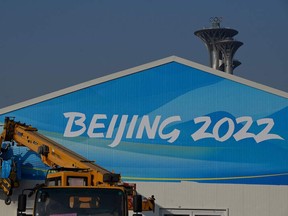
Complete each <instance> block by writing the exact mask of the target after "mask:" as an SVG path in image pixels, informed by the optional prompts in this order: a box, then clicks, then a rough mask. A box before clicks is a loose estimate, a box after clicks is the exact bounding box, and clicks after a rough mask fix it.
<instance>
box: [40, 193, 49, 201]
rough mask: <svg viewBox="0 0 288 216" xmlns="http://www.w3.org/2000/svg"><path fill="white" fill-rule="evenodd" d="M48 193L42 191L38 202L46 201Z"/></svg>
mask: <svg viewBox="0 0 288 216" xmlns="http://www.w3.org/2000/svg"><path fill="white" fill-rule="evenodd" d="M48 197H49V196H48V194H47V193H46V192H42V193H41V194H40V202H46V200H47V198H48Z"/></svg>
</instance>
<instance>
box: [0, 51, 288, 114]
mask: <svg viewBox="0 0 288 216" xmlns="http://www.w3.org/2000/svg"><path fill="white" fill-rule="evenodd" d="M169 62H178V63H181V64H184V65H187V66H190V67H193V68H196V69H199V70H202V71H204V72H208V73H211V74H213V75H216V76H219V77H223V78H225V79H229V80H232V81H235V82H238V83H241V84H244V85H247V86H251V87H254V88H257V89H260V90H263V91H266V92H269V93H272V94H275V95H278V96H281V97H284V98H288V93H287V92H284V91H281V90H278V89H274V88H271V87H269V86H266V85H262V84H259V83H256V82H253V81H250V80H247V79H244V78H241V77H237V76H235V75H231V74H227V73H224V72H222V71H217V70H215V69H213V68H210V67H207V66H204V65H201V64H198V63H195V62H193V61H190V60H187V59H184V58H181V57H178V56H170V57H166V58H163V59H160V60H156V61H152V62H149V63H146V64H142V65H139V66H136V67H132V68H130V69H126V70H122V71H119V72H116V73H112V74H109V75H106V76H103V77H99V78H96V79H93V80H90V81H87V82H83V83H80V84H77V85H73V86H71V87H68V88H64V89H61V90H58V91H54V92H52V93H48V94H45V95H42V96H39V97H36V98H32V99H29V100H26V101H23V102H20V103H16V104H14V105H11V106H7V107H4V108H2V109H0V115H2V114H4V113H7V112H11V111H14V110H18V109H21V108H24V107H27V106H31V105H34V104H37V103H40V102H43V101H46V100H49V99H52V98H56V97H60V96H62V95H65V94H69V93H72V92H75V91H78V90H81V89H84V88H88V87H90V86H93V85H97V84H100V83H104V82H107V81H110V80H113V79H117V78H120V77H124V76H127V75H131V74H134V73H138V72H140V71H143V70H146V69H149V68H152V67H157V66H160V65H163V64H166V63H169Z"/></svg>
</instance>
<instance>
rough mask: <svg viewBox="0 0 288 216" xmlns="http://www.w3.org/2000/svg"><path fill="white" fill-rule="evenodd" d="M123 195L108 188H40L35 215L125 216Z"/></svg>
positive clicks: (116, 190)
mask: <svg viewBox="0 0 288 216" xmlns="http://www.w3.org/2000/svg"><path fill="white" fill-rule="evenodd" d="M125 206H126V202H125V195H124V193H123V191H122V190H120V189H110V188H41V189H40V190H39V191H38V192H37V194H36V199H35V205H34V215H36V216H94V215H95V216H96V215H97V216H125V212H126V207H125Z"/></svg>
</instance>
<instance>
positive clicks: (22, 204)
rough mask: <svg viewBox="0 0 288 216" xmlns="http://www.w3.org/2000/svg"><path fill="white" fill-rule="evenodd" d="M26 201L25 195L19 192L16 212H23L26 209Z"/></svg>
mask: <svg viewBox="0 0 288 216" xmlns="http://www.w3.org/2000/svg"><path fill="white" fill-rule="evenodd" d="M26 202H27V195H26V194H20V195H19V196H18V209H17V210H18V212H25V211H26Z"/></svg>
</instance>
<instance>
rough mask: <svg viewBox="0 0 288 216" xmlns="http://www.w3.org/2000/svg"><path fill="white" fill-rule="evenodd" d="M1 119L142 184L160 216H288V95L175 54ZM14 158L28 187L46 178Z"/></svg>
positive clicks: (28, 159)
mask: <svg viewBox="0 0 288 216" xmlns="http://www.w3.org/2000/svg"><path fill="white" fill-rule="evenodd" d="M0 114H1V116H0V122H4V118H5V116H13V117H15V120H16V121H21V122H24V123H27V124H31V125H33V127H36V128H38V130H39V132H40V133H42V134H44V135H46V136H48V137H49V138H51V139H53V140H55V141H56V142H58V143H61V144H63V145H64V146H65V147H68V148H69V149H72V150H73V151H75V152H77V153H79V154H81V155H83V156H84V157H86V158H88V159H89V160H95V161H96V163H97V164H99V165H100V166H103V167H105V168H106V169H108V170H111V171H112V170H113V171H114V172H116V173H121V175H122V179H123V180H124V181H127V182H136V183H137V188H138V191H139V192H140V193H141V194H143V195H144V196H146V197H148V196H150V195H152V194H153V195H154V196H155V198H156V210H155V212H154V215H161V216H168V215H169V216H170V215H191V216H192V215H194V216H196V215H214V216H215V215H221V216H228V215H230V216H240V215H241V216H242V215H262V216H263V215H267V216H270V215H283V216H284V215H285V216H286V215H287V214H288V207H287V202H288V157H287V155H288V133H287V132H288V93H285V92H282V91H279V90H276V89H272V88H269V87H267V86H263V85H260V84H257V83H254V82H251V81H248V80H245V79H242V78H239V77H236V76H233V75H230V74H225V73H222V72H220V71H216V70H213V69H211V68H208V67H205V66H202V65H199V64H196V63H194V62H191V61H188V60H185V59H182V58H179V57H176V56H172V57H169V58H165V59H161V60H158V61H155V62H151V63H148V64H145V65H141V66H138V67H135V68H131V69H128V70H125V71H121V72H118V73H115V74H112V75H109V76H105V77H102V78H99V79H95V80H91V81H89V82H85V83H82V84H79V85H76V86H72V87H70V88H67V89H63V90H60V91H57V92H54V93H51V94H48V95H44V96H41V97H39V98H35V99H32V100H28V101H25V102H23V103H19V104H15V105H13V106H10V107H6V108H4V109H1V110H0ZM16 151H17V152H16ZM14 154H17V155H18V156H20V158H21V167H22V168H21V178H22V180H21V182H24V185H25V184H30V182H31V183H32V182H33V183H35V182H37V181H41V179H43V178H44V176H45V172H46V170H47V167H45V166H44V165H43V164H42V162H41V161H40V159H39V158H38V156H37V155H35V154H33V153H31V152H29V151H27V150H26V149H23V148H21V149H20V148H19V149H16V150H15V152H14ZM21 182H20V183H21ZM15 193H16V194H17V193H18V192H17V191H16V192H15ZM15 199H16V198H15ZM15 199H14V200H15ZM16 203H17V202H16V201H15V202H13V203H12V205H10V206H5V204H4V202H3V203H0V206H1V209H4V211H7V215H12V214H14V213H12V212H15V215H16V207H14V205H16ZM11 209H12V210H11ZM144 214H145V213H144ZM151 214H152V213H149V214H146V215H151Z"/></svg>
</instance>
